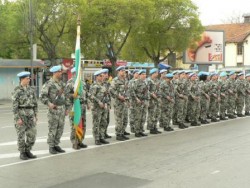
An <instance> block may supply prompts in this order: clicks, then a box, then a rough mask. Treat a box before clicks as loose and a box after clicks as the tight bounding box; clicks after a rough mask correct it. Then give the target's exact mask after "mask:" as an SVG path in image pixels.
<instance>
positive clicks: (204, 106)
mask: <svg viewBox="0 0 250 188" xmlns="http://www.w3.org/2000/svg"><path fill="white" fill-rule="evenodd" d="M200 106H201V113H200V119H201V120H206V119H207V113H208V109H209V100H208V99H207V98H205V97H201V101H200Z"/></svg>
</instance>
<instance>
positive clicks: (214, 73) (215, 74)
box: [210, 72, 218, 76]
mask: <svg viewBox="0 0 250 188" xmlns="http://www.w3.org/2000/svg"><path fill="white" fill-rule="evenodd" d="M217 75H218V74H217V73H216V72H211V73H210V76H217Z"/></svg>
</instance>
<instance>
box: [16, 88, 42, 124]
mask: <svg viewBox="0 0 250 188" xmlns="http://www.w3.org/2000/svg"><path fill="white" fill-rule="evenodd" d="M12 108H13V113H14V119H15V121H17V120H18V119H20V117H21V116H37V113H38V104H37V98H36V93H35V89H34V88H32V87H30V86H27V87H26V88H24V87H22V86H21V85H19V86H17V87H15V89H14V91H13V92H12Z"/></svg>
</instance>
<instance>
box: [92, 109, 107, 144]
mask: <svg viewBox="0 0 250 188" xmlns="http://www.w3.org/2000/svg"><path fill="white" fill-rule="evenodd" d="M92 121H93V128H92V134H93V137H94V139H95V140H100V139H104V137H105V130H106V126H107V109H104V108H100V107H99V106H94V107H93V109H92Z"/></svg>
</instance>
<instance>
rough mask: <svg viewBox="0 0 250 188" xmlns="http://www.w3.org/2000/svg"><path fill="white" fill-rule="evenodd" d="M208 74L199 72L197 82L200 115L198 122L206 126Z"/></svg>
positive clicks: (208, 99) (208, 98)
mask: <svg viewBox="0 0 250 188" xmlns="http://www.w3.org/2000/svg"><path fill="white" fill-rule="evenodd" d="M208 75H209V73H206V72H199V74H198V76H199V80H200V88H201V100H200V104H201V113H200V120H201V123H202V124H208V123H209V121H208V120H207V112H208V109H209V101H210V97H209V95H208V92H209V85H208V82H207V76H208Z"/></svg>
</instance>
